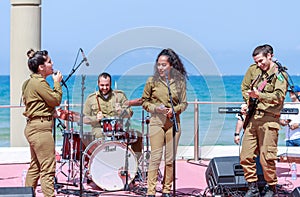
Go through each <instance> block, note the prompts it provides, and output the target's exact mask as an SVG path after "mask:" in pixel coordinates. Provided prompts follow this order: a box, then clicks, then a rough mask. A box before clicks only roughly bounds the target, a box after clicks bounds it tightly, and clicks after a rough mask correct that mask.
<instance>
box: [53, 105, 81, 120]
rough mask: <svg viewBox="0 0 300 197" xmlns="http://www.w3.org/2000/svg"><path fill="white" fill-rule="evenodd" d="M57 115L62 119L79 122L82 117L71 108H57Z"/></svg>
mask: <svg viewBox="0 0 300 197" xmlns="http://www.w3.org/2000/svg"><path fill="white" fill-rule="evenodd" d="M56 113H57V117H58V118H59V119H62V120H66V121H71V122H78V121H79V119H80V114H79V113H78V112H75V111H71V110H64V109H61V108H59V109H57V110H56Z"/></svg>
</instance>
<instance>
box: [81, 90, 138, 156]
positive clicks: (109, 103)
mask: <svg viewBox="0 0 300 197" xmlns="http://www.w3.org/2000/svg"><path fill="white" fill-rule="evenodd" d="M126 101H128V100H127V97H126V95H125V94H124V92H123V91H121V90H112V91H110V92H109V93H108V95H107V97H105V96H103V95H102V94H100V92H99V91H96V92H94V93H92V94H90V95H89V96H88V97H87V99H86V101H85V104H84V108H83V114H84V116H85V119H89V120H90V124H91V126H92V133H93V134H94V135H95V138H104V137H105V135H104V133H103V128H102V124H103V123H102V122H101V121H99V120H97V113H98V112H99V111H101V112H102V114H103V116H104V118H119V117H120V116H123V117H131V116H132V115H133V111H132V109H131V108H130V107H128V105H126ZM116 106H120V107H121V110H119V111H118V109H117V108H116ZM121 118H122V117H121ZM123 129H125V128H123ZM138 135H139V136H138V139H137V142H135V143H132V144H131V147H132V150H133V151H134V152H135V153H136V154H137V159H139V158H140V155H141V152H142V136H141V134H138Z"/></svg>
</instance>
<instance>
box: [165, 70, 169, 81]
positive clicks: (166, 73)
mask: <svg viewBox="0 0 300 197" xmlns="http://www.w3.org/2000/svg"><path fill="white" fill-rule="evenodd" d="M165 75H166V80H168V79H169V71H167V70H165Z"/></svg>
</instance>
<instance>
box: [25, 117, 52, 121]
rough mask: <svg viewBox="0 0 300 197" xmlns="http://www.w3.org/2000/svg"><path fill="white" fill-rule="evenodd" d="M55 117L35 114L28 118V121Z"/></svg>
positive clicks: (47, 119) (46, 119) (48, 119)
mask: <svg viewBox="0 0 300 197" xmlns="http://www.w3.org/2000/svg"><path fill="white" fill-rule="evenodd" d="M52 119H53V116H35V117H32V118H27V122H30V121H33V120H41V122H43V121H50V120H52Z"/></svg>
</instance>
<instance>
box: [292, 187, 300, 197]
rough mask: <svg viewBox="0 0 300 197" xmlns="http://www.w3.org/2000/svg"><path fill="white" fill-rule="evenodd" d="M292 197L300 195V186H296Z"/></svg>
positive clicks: (299, 196)
mask: <svg viewBox="0 0 300 197" xmlns="http://www.w3.org/2000/svg"><path fill="white" fill-rule="evenodd" d="M291 197H300V187H296V188H295V189H294V190H293V192H292V195H291Z"/></svg>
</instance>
